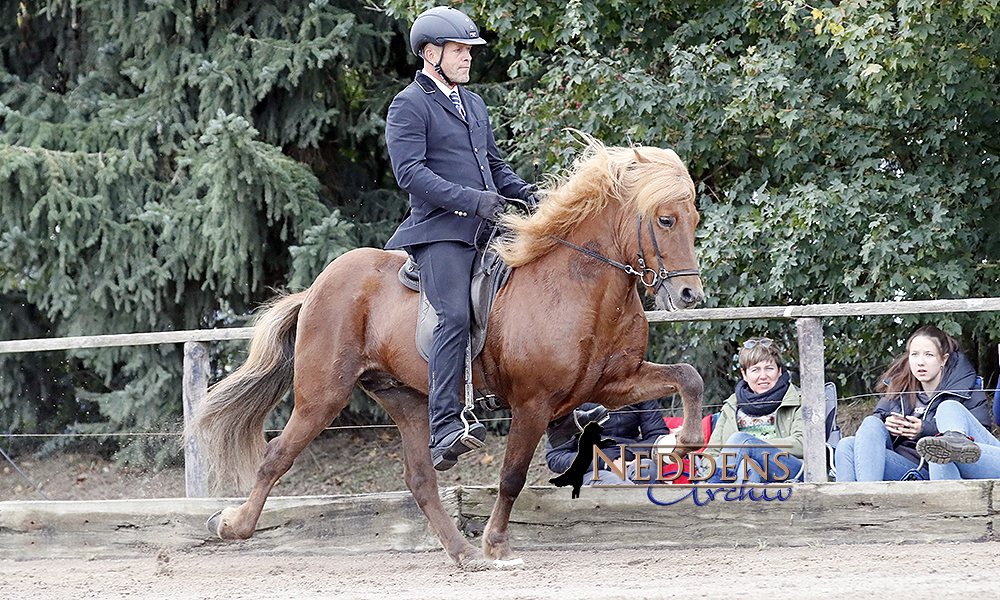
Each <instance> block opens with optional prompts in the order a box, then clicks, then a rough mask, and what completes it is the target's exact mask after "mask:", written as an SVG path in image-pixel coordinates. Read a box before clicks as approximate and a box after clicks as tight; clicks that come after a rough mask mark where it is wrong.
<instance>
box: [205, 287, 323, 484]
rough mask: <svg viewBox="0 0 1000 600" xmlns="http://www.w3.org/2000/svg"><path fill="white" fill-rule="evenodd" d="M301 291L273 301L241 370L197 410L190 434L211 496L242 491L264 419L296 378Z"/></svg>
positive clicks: (259, 453)
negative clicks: (203, 465) (205, 470)
mask: <svg viewBox="0 0 1000 600" xmlns="http://www.w3.org/2000/svg"><path fill="white" fill-rule="evenodd" d="M304 298H305V292H300V293H298V294H292V295H290V296H284V297H279V298H277V299H275V301H274V302H272V304H271V305H270V307H269V308H268V309H267V310H266V311H265V312H263V313H261V314H260V315H259V316H258V317H257V320H256V322H255V324H254V328H253V337H252V339H251V341H250V355H249V356H248V357H247V360H246V362H245V363H243V366H241V367H240V368H239V369H237V370H236V371H235V372H233V373H232V374H231V375H229V376H228V377H226V378H225V379H223V380H222V381H220V382H218V383H216V384H215V385H213V386H212V387H211V388H209V390H208V396H206V398H205V400H204V401H203V402H202V403H201V404H200V406H199V407H198V408H197V409H196V412H195V416H194V419H192V423H191V426H190V428H189V431H188V434H189V435H193V436H194V439H196V440H197V441H198V445H199V446H200V448H201V449H202V452H204V454H205V456H206V458H207V461H208V469H209V483H210V487H211V488H212V490H213V492H215V493H220V492H225V493H228V492H232V491H235V492H237V493H243V492H244V491H245V490H248V489H250V487H252V485H253V481H254V477H255V474H256V472H257V468H258V467H259V465H260V462H261V459H262V458H263V456H264V446H265V445H266V441H265V439H264V419H265V418H266V417H267V415H268V413H270V412H271V410H272V409H273V408H274V407H275V406H276V405H277V404H278V402H280V401H281V399H282V398H283V397H284V395H285V392H287V391H288V388H289V387H291V385H292V380H293V376H294V371H295V370H294V354H295V332H296V324H297V323H298V318H299V309H300V308H302V302H303V300H304Z"/></svg>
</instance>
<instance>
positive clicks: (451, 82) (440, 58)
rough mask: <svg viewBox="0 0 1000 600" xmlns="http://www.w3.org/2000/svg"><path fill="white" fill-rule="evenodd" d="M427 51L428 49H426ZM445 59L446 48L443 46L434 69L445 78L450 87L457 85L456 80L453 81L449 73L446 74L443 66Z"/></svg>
mask: <svg viewBox="0 0 1000 600" xmlns="http://www.w3.org/2000/svg"><path fill="white" fill-rule="evenodd" d="M424 52H427V50H424ZM443 59H444V48H443V47H442V48H441V54H439V55H438V60H437V64H436V65H434V71H435V72H436V73H437V74H438V75H440V76H441V79H444V82H445V84H446V85H448V86H449V87H455V82H454V81H452V80H451V79H450V78H449V77H448V76H447V75H445V74H444V69H442V68H441V61H442V60H443Z"/></svg>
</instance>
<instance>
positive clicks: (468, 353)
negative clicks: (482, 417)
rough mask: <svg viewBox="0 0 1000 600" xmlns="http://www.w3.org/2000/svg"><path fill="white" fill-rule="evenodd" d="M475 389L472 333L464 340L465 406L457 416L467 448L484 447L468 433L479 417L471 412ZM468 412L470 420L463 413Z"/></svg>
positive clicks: (481, 442)
mask: <svg viewBox="0 0 1000 600" xmlns="http://www.w3.org/2000/svg"><path fill="white" fill-rule="evenodd" d="M474 396H475V391H474V390H473V389H472V335H471V334H470V335H469V338H468V339H467V340H466V342H465V406H464V407H463V408H462V412H461V413H460V414H459V416H460V417H461V418H462V425H464V426H465V430H464V431H463V432H462V437H461V438H459V439H461V440H462V443H463V444H465V445H466V446H468V447H469V448H473V449H477V448H485V447H486V444H485V443H484V442H483V441H481V440H480V439H479V438H477V437H475V436H473V435H472V434H471V433H470V431H469V430H470V428H471V427H472V424H473V423H479V419H478V418H477V417H476V413H474V412H472V409H473V408H474V407H475V398H474ZM466 413H468V414H469V416H470V417H472V421H471V422H470V421H469V419H468V417H466V416H465V414H466Z"/></svg>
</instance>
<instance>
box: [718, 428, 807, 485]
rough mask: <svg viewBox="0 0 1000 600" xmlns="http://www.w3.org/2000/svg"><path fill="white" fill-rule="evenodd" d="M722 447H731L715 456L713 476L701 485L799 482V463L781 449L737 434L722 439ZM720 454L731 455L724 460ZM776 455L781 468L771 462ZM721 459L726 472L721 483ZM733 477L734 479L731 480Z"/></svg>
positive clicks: (749, 436) (751, 437)
mask: <svg viewBox="0 0 1000 600" xmlns="http://www.w3.org/2000/svg"><path fill="white" fill-rule="evenodd" d="M726 446H731V448H723V449H722V452H720V453H719V456H718V458H717V459H716V464H715V473H713V474H712V476H711V477H709V478H708V481H706V482H705V483H712V484H715V483H729V482H733V484H734V485H739V484H741V483H743V482H747V483H781V482H784V481H798V480H799V475H800V473H799V472H800V471H801V470H802V461H801V460H800V459H798V458H796V457H794V456H792V455H791V454H788V453H787V451H786V450H784V449H782V448H776V447H775V446H772V445H770V444H768V443H767V442H765V441H764V440H762V439H760V438H757V437H754V436H752V435H750V434H749V433H742V432H739V431H737V432H736V433H734V434H732V435H730V436H729V439H728V440H726ZM724 454H732V455H735V456H732V457H729V456H725V457H724V456H723V455H724ZM779 454H780V455H781V456H780V459H778V460H780V462H781V465H782V466H779V465H778V464H777V462H776V461H775V459H776V457H777V456H778V455H779ZM723 458H725V459H726V467H727V469H726V470H727V471H728V473H726V480H725V481H723V479H722V468H723V465H722V460H723ZM747 459H750V460H752V461H753V462H754V463H756V465H757V466H758V467H760V468H761V470H763V471H764V472H765V473H767V478H765V477H764V475H763V474H762V473H761V472H760V471H758V470H757V469H756V468H754V466H753V465H750V464H748V463H747ZM782 467H783V468H782ZM786 470H787V471H788V473H787V475H786V473H785V471H786ZM733 477H735V481H734V480H733ZM779 478H780V479H779Z"/></svg>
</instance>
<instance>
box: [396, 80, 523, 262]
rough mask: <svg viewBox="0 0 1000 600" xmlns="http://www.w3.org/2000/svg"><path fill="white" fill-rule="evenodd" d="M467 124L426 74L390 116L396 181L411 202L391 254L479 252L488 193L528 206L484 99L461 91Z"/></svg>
mask: <svg viewBox="0 0 1000 600" xmlns="http://www.w3.org/2000/svg"><path fill="white" fill-rule="evenodd" d="M456 89H458V90H459V94H460V96H461V98H462V105H463V108H464V109H465V112H466V115H467V118H466V119H465V120H463V119H462V117H461V115H460V114H459V112H458V109H457V108H455V105H454V104H452V102H451V100H450V99H449V98H448V96H446V95H445V94H444V92H442V91H441V89H440V88H439V87H438V86H437V84H435V83H434V81H432V80H431V78H430V77H428V76H427V75H426V74H424V73H423V72H418V73H417V75H416V78H415V79H414V81H413V83H411V84H410V85H408V86H407V87H406V89H404V90H403V91H401V92H400V93H399V94H398V95H397V96H396V97H395V99H393V101H392V104H391V105H390V106H389V112H388V114H387V116H386V127H385V139H386V145H387V146H388V149H389V158H390V160H391V161H392V171H393V174H394V175H395V176H396V181H397V182H398V183H399V186H400V187H401V188H403V190H405V191H406V192H407V193H409V195H410V215H409V216H408V217H407V218H406V219H405V220H404V221H403V222H402V223H401V224H400V225H399V227H398V228H397V229H396V233H395V234H393V236H392V238H390V239H389V241H388V242H387V243H386V246H385V247H386V248H390V249H392V248H404V247H406V246H410V245H415V244H424V243H427V242H436V241H444V240H449V241H462V242H466V243H468V244H475V243H476V241H477V239H478V238H479V236H480V234H481V233H482V230H483V229H485V224H484V223H485V222H484V221H483V219H481V218H480V217H478V216H476V207H477V206H478V204H479V202H480V199H481V197H482V196H483V194H484V192H493V193H498V194H500V195H501V196H505V197H508V198H522V199H523V198H525V197H526V195H527V194H528V190H529V187H530V186H529V185H528V184H527V183H525V182H524V180H523V179H521V178H520V177H518V176H517V174H515V173H514V171H513V169H511V168H510V166H508V165H507V163H506V162H504V160H503V159H502V158H501V157H500V151H499V150H498V149H497V144H496V139H495V138H494V136H493V130H492V128H491V127H490V118H489V116H488V115H487V113H486V103H485V102H483V99H482V98H480V97H479V96H478V95H476V94H474V93H473V92H470V91H469V90H467V89H465V88H463V87H462V86H458V87H457V88H456Z"/></svg>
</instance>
